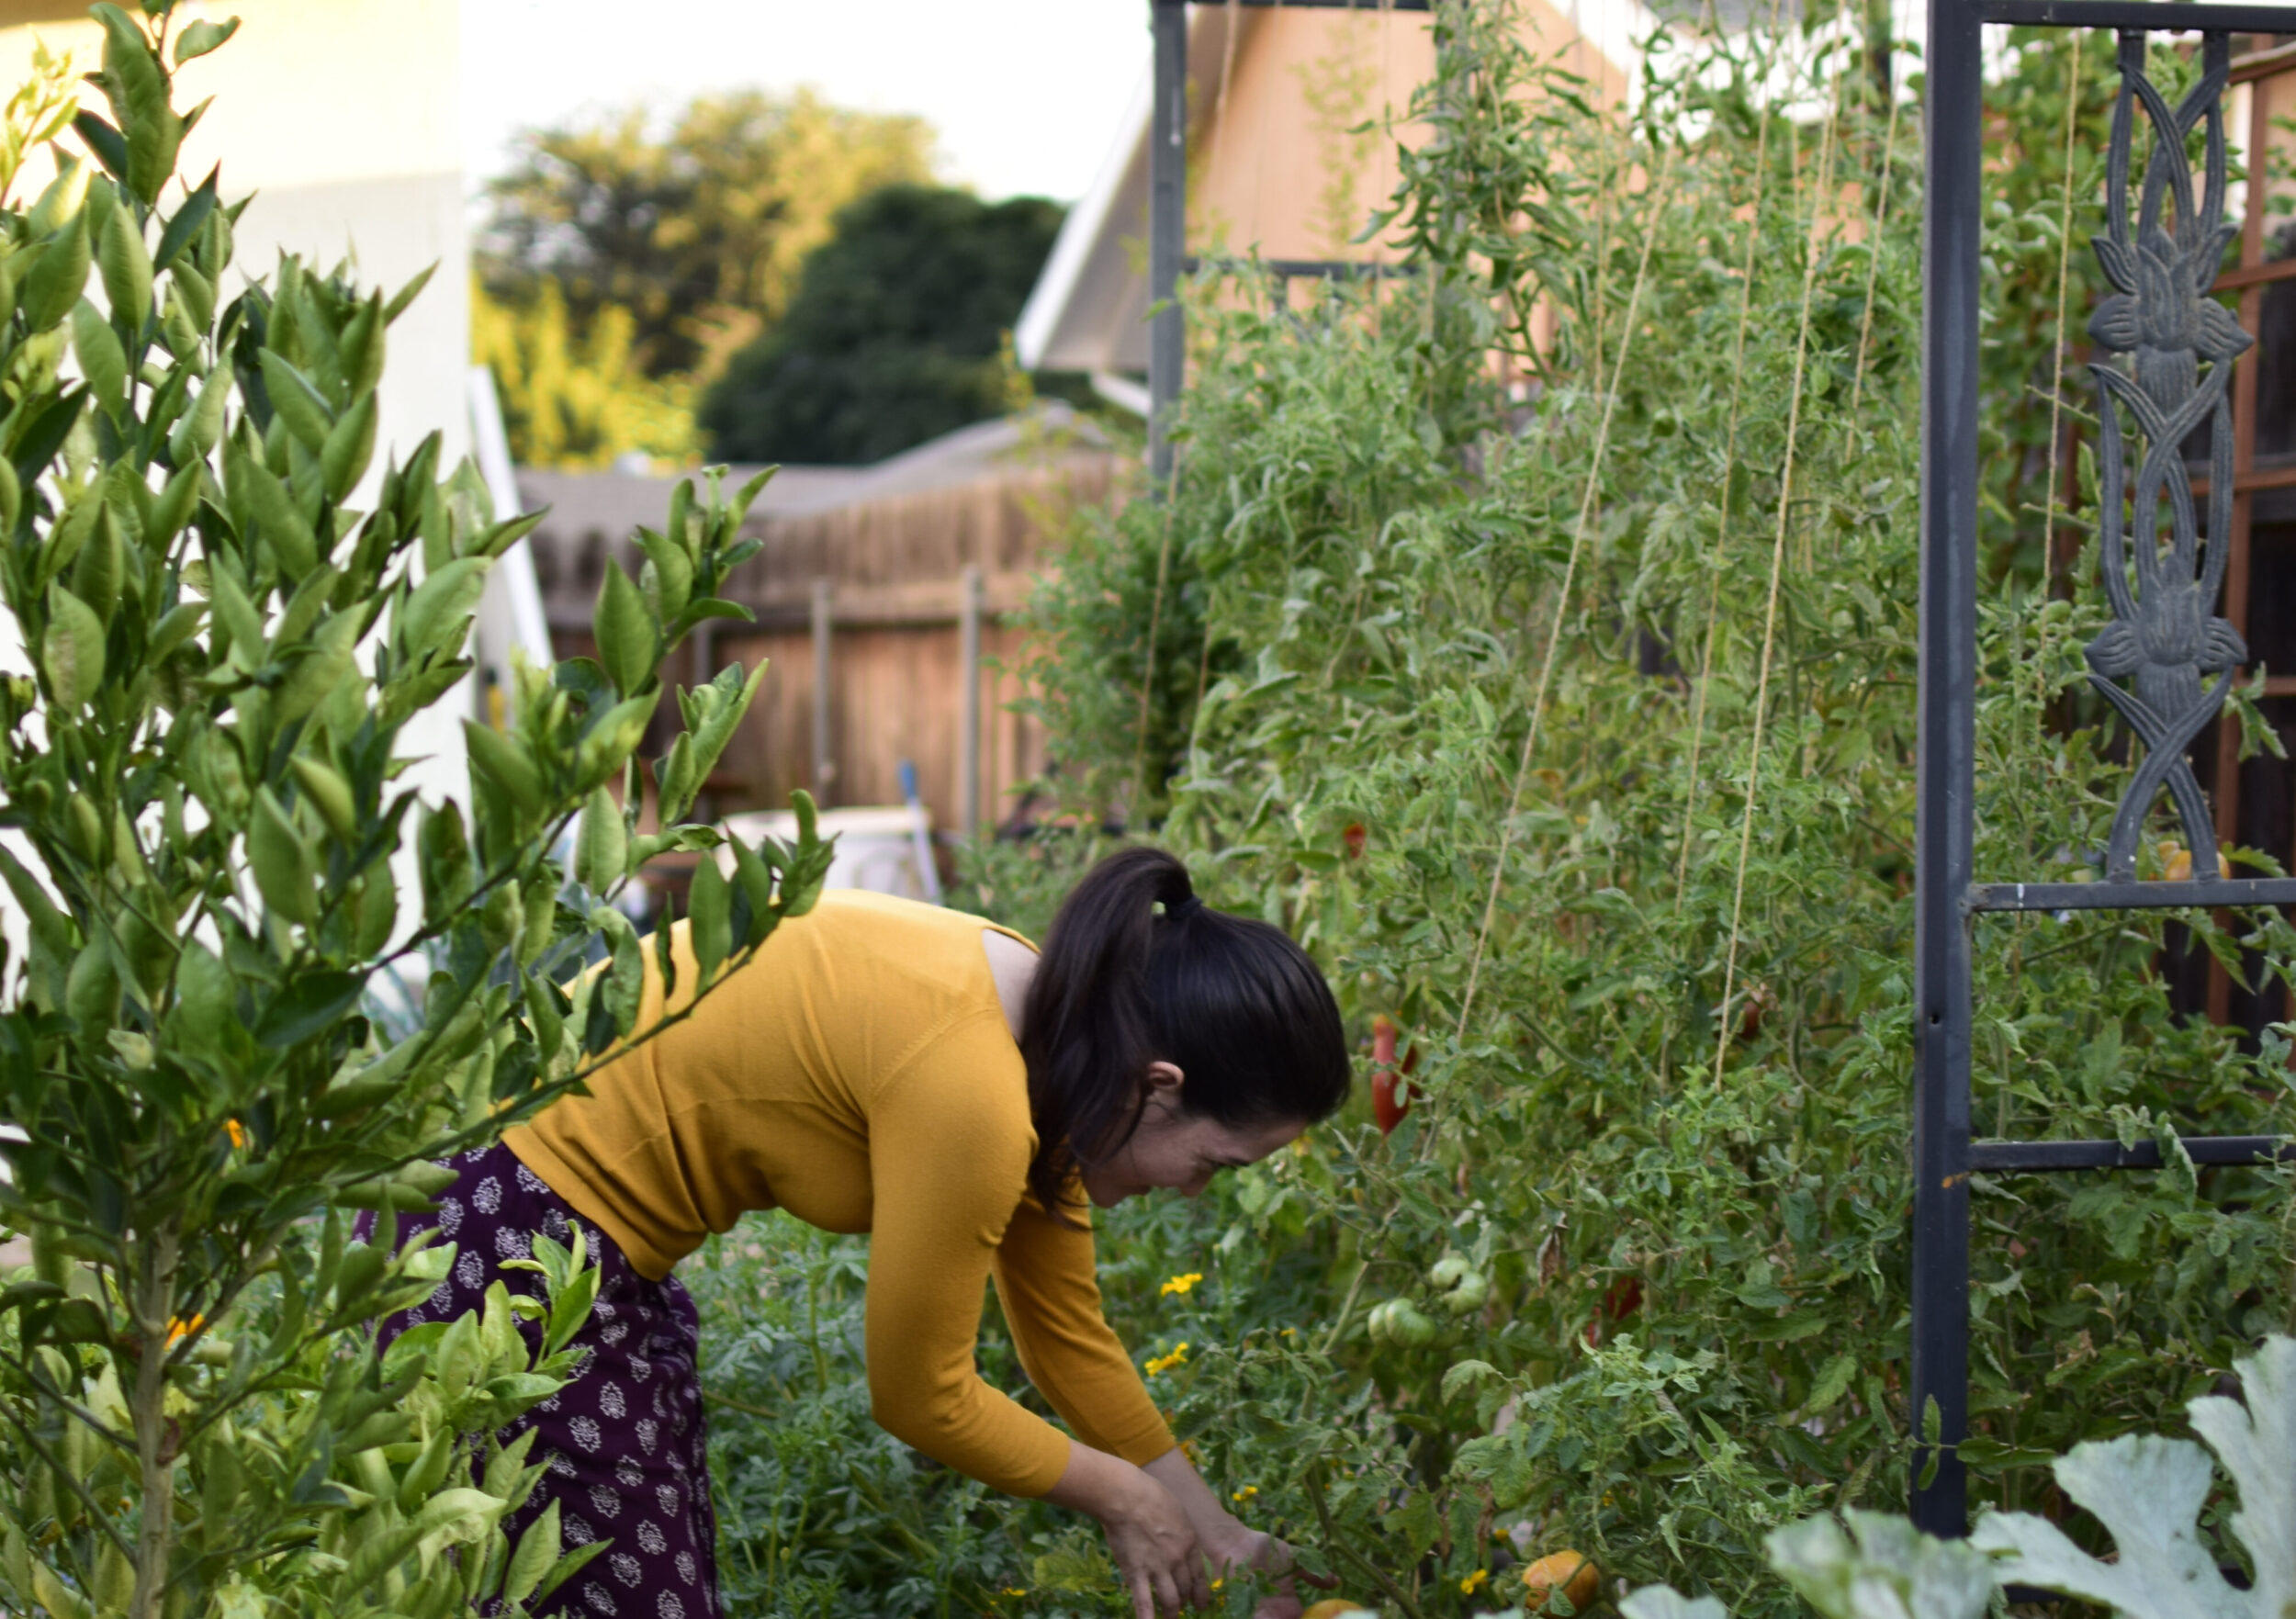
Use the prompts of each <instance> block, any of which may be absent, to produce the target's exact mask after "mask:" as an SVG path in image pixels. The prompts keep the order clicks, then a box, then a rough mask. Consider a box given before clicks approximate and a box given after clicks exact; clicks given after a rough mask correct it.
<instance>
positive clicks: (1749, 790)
mask: <svg viewBox="0 0 2296 1619" xmlns="http://www.w3.org/2000/svg"><path fill="white" fill-rule="evenodd" d="M1833 154H1834V121H1833V120H1830V119H1829V121H1828V122H1827V125H1826V132H1825V135H1824V138H1823V140H1822V141H1821V142H1820V144H1819V148H1818V191H1817V194H1816V199H1815V200H1813V201H1812V203H1811V205H1810V229H1809V237H1808V240H1807V241H1806V242H1805V244H1804V249H1803V253H1804V260H1803V265H1802V316H1801V323H1800V328H1799V330H1798V332H1796V334H1795V340H1794V392H1793V396H1792V399H1790V401H1789V402H1788V404H1787V406H1786V413H1785V463H1784V467H1783V469H1782V470H1781V472H1780V474H1779V482H1778V531H1777V538H1776V540H1775V541H1774V542H1773V544H1772V545H1771V548H1770V602H1769V606H1768V607H1767V609H1766V610H1765V611H1764V613H1763V615H1762V626H1761V678H1760V680H1757V681H1756V682H1755V686H1754V741H1753V754H1752V757H1751V759H1750V760H1749V761H1748V763H1747V766H1746V813H1745V815H1743V816H1742V817H1741V818H1740V820H1739V833H1738V881H1737V883H1736V884H1735V885H1734V887H1733V890H1732V893H1731V895H1730V937H1729V945H1728V950H1727V951H1726V953H1725V955H1724V958H1723V966H1722V1000H1721V1006H1720V1011H1721V1021H1720V1026H1719V1027H1718V1028H1717V1029H1716V1030H1715V1042H1714V1081H1715V1084H1716V1085H1720V1084H1721V1083H1722V1064H1723V1062H1724V1061H1725V1060H1726V1059H1728V1056H1729V1054H1730V1032H1731V1027H1732V1026H1731V1023H1730V993H1731V990H1732V989H1733V988H1734V987H1735V984H1736V982H1737V977H1738V926H1739V918H1740V917H1741V916H1742V915H1743V914H1744V911H1745V906H1746V862H1747V860H1748V859H1749V857H1750V855H1751V854H1752V852H1753V847H1754V806H1755V804H1757V803H1758V802H1759V801H1760V798H1761V742H1762V729H1763V725H1764V722H1765V721H1766V720H1767V719H1768V718H1769V712H1770V665H1771V658H1772V656H1773V652H1774V651H1775V649H1776V646H1777V634H1778V587H1779V583H1780V581H1781V580H1782V579H1784V574H1785V536H1786V530H1787V527H1788V525H1789V524H1790V523H1791V522H1792V521H1793V513H1794V451H1795V441H1796V440H1797V439H1798V438H1799V437H1800V434H1801V427H1802V382H1803V378H1804V377H1805V376H1806V373H1807V370H1808V362H1809V311H1810V303H1811V300H1812V299H1813V298H1815V297H1816V295H1817V291H1818V261H1819V257H1820V254H1819V251H1818V250H1819V245H1820V243H1819V241H1818V226H1819V218H1820V210H1821V209H1822V208H1824V206H1825V201H1824V199H1825V196H1826V192H1827V189H1828V187H1829V186H1831V185H1832V183H1833Z"/></svg>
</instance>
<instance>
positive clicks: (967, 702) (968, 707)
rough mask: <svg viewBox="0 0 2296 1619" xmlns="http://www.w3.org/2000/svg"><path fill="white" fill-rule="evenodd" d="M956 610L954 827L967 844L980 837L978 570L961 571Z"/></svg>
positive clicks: (975, 568) (979, 604)
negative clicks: (958, 686) (958, 677)
mask: <svg viewBox="0 0 2296 1619" xmlns="http://www.w3.org/2000/svg"><path fill="white" fill-rule="evenodd" d="M959 590H960V592H961V594H960V597H959V602H958V609H957V615H958V616H957V629H958V640H959V642H960V650H959V652H958V654H957V661H958V663H959V665H960V666H961V669H962V680H963V681H964V684H963V687H962V694H961V697H960V702H961V703H962V706H961V708H960V709H959V711H958V712H959V714H960V715H961V719H960V723H959V725H958V727H957V827H958V830H959V831H961V832H962V834H963V835H964V840H965V841H966V842H967V843H970V842H972V841H973V840H974V839H975V838H978V837H979V836H980V835H981V570H980V568H979V567H978V565H974V566H973V567H969V568H966V569H965V570H964V579H963V582H962V584H961V585H960V586H959Z"/></svg>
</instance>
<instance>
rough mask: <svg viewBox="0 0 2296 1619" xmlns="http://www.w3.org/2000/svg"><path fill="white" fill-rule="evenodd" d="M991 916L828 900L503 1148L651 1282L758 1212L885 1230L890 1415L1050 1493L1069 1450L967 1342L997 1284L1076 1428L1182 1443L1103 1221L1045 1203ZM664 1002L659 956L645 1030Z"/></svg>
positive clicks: (1103, 1438)
mask: <svg viewBox="0 0 2296 1619" xmlns="http://www.w3.org/2000/svg"><path fill="white" fill-rule="evenodd" d="M985 926H987V924H985V923H983V922H982V921H981V919H980V918H979V917H977V916H965V915H963V914H962V913H960V912H955V911H945V910H941V909H940V908H938V907H936V906H932V905H917V904H916V903H914V902H911V901H907V900H899V899H892V898H888V897H886V896H884V895H882V894H862V893H858V892H854V891H850V890H835V891H831V892H829V893H827V894H823V895H822V896H821V901H820V903H819V905H816V907H815V908H814V910H813V911H812V912H811V913H810V914H808V915H807V916H803V917H801V918H798V919H797V920H794V921H790V922H784V923H783V924H782V926H781V927H780V928H779V929H777V930H776V931H775V933H774V934H773V936H772V937H771V939H768V940H767V942H766V945H765V947H764V949H762V950H760V951H759V952H758V954H757V956H756V958H755V959H754V960H752V961H750V962H749V963H748V965H747V966H745V967H742V968H741V969H739V970H738V971H737V972H736V973H734V974H733V975H732V976H731V977H730V978H728V979H727V980H726V983H725V984H722V985H720V986H719V987H718V988H717V989H715V991H713V992H712V993H711V994H709V995H706V996H704V997H703V1000H702V1004H701V1006H700V1008H699V1009H698V1010H696V1011H695V1012H694V1014H693V1015H692V1017H690V1018H688V1019H687V1020H686V1021H685V1022H683V1023H681V1024H679V1025H677V1026H676V1027H675V1028H673V1029H670V1030H668V1031H667V1032H665V1033H664V1034H662V1035H660V1036H658V1037H657V1038H656V1039H654V1040H649V1041H647V1042H646V1043H644V1044H642V1045H639V1046H637V1047H636V1048H635V1049H633V1050H632V1051H628V1052H626V1053H625V1054H624V1055H623V1056H621V1057H619V1058H617V1059H615V1060H614V1061H613V1062H610V1063H608V1064H607V1065H606V1066H605V1067H604V1068H602V1070H600V1072H599V1073H597V1074H594V1075H593V1076H592V1077H591V1081H590V1089H591V1094H590V1095H589V1096H567V1097H564V1098H562V1099H560V1100H559V1101H557V1102H555V1103H553V1104H552V1105H551V1106H550V1107H546V1108H545V1109H544V1110H543V1112H542V1113H541V1114H540V1115H539V1116H538V1117H537V1118H536V1119H535V1120H534V1122H533V1123H531V1124H529V1125H524V1126H522V1127H519V1128H517V1129H514V1130H511V1131H510V1132H509V1133H508V1135H507V1136H506V1137H505V1138H504V1139H505V1141H507V1143H508V1145H509V1146H510V1149H511V1151H512V1152H515V1153H516V1154H517V1155H518V1157H519V1159H520V1161H521V1162H522V1163H523V1164H525V1165H526V1166H527V1167H528V1168H530V1169H532V1170H533V1171H534V1172H535V1174H536V1175H540V1176H541V1177H542V1178H543V1179H544V1180H545V1181H546V1182H547V1183H548V1184H549V1186H550V1187H551V1189H552V1190H553V1191H555V1192H557V1194H558V1195H559V1196H560V1197H563V1198H565V1199H566V1201H567V1202H568V1204H570V1205H571V1206H572V1207H573V1208H574V1209H577V1210H578V1211H580V1213H581V1214H583V1215H585V1216H587V1217H588V1218H589V1219H591V1220H594V1221H595V1222H596V1223H597V1224H598V1225H599V1227H600V1228H602V1230H603V1231H605V1232H606V1233H607V1234H608V1235H609V1236H611V1237H613V1240H614V1241H615V1242H618V1243H620V1244H621V1246H622V1250H623V1252H624V1253H625V1254H627V1255H628V1256H629V1259H630V1263H631V1264H632V1265H635V1266H636V1268H637V1269H638V1270H639V1271H641V1272H643V1273H644V1274H645V1275H647V1276H652V1277H656V1278H659V1277H661V1276H667V1275H668V1274H669V1273H670V1266H672V1265H675V1264H676V1263H677V1262H678V1260H679V1259H680V1258H681V1257H682V1256H683V1255H685V1254H690V1253H692V1251H693V1250H694V1249H695V1248H697V1247H699V1246H700V1245H701V1243H702V1240H703V1237H704V1236H705V1235H706V1234H707V1233H709V1232H711V1231H726V1229H728V1228H729V1227H731V1226H732V1225H733V1223H734V1221H735V1220H737V1219H738V1218H739V1217H740V1216H741V1214H742V1213H743V1212H744V1211H745V1210H748V1209H787V1210H788V1211H789V1212H790V1213H791V1214H793V1215H794V1216H796V1217H797V1218H798V1219H799V1220H805V1222H806V1223H807V1224H809V1225H815V1226H818V1227H820V1228H821V1229H822V1230H824V1231H869V1232H871V1233H872V1239H871V1242H870V1256H869V1287H868V1298H867V1315H866V1321H867V1340H868V1342H867V1353H868V1365H869V1391H870V1400H871V1404H872V1410H873V1411H874V1414H875V1416H876V1419H877V1421H878V1422H880V1423H881V1424H882V1425H883V1426H884V1428H885V1429H886V1430H888V1431H889V1432H890V1433H893V1434H894V1435H895V1437H897V1438H899V1439H900V1440H902V1441H903V1442H904V1443H905V1444H907V1445H913V1446H915V1447H916V1448H917V1449H918V1450H921V1451H923V1452H924V1453H925V1454H926V1455H927V1456H932V1457H933V1458H934V1459H936V1460H938V1461H940V1462H943V1463H946V1464H947V1465H948V1466H950V1467H955V1468H957V1469H958V1470H959V1471H961V1472H963V1473H966V1474H969V1475H971V1476H972V1477H974V1478H979V1479H981V1480H982V1481H984V1482H985V1483H987V1484H990V1485H992V1486H994V1487H995V1488H996V1489H999V1490H1007V1491H1009V1492H1010V1493H1012V1494H1015V1495H1041V1494H1043V1493H1044V1491H1046V1490H1050V1489H1051V1488H1052V1486H1053V1484H1054V1483H1056V1482H1057V1481H1058V1480H1059V1478H1060V1476H1061V1473H1062V1471H1063V1470H1064V1468H1065V1467H1067V1465H1068V1447H1069V1441H1068V1440H1067V1438H1066V1437H1064V1435H1063V1434H1062V1433H1060V1432H1059V1431H1058V1430H1057V1429H1055V1428H1053V1427H1052V1426H1051V1425H1050V1424H1049V1423H1047V1422H1044V1421H1043V1420H1042V1419H1041V1418H1039V1417H1037V1416H1034V1415H1032V1414H1031V1413H1030V1412H1028V1411H1024V1410H1022V1409H1021V1408H1020V1407H1019V1406H1018V1405H1016V1404H1015V1403H1013V1401H1012V1400H1009V1399H1007V1397H1006V1396H1005V1395H1003V1394H1001V1393H999V1392H997V1391H996V1389H991V1388H989V1387H988V1385H987V1384H985V1383H984V1382H983V1381H982V1380H981V1377H980V1373H979V1371H978V1369H977V1368H976V1366H974V1358H973V1357H974V1344H975V1341H976V1339H977V1336H978V1333H979V1329H980V1316H981V1307H982V1302H983V1301H982V1283H983V1281H984V1280H985V1278H987V1277H989V1276H994V1277H995V1278H996V1290H997V1295H998V1297H999V1298H1000V1299H1002V1300H1003V1301H1004V1307H1005V1317H1006V1320H1007V1322H1008V1323H1009V1324H1010V1326H1011V1328H1012V1334H1013V1340H1014V1343H1015V1344H1016V1346H1017V1347H1018V1348H1019V1352H1020V1363H1021V1366H1023V1367H1024V1368H1025V1369H1026V1370H1027V1372H1028V1374H1029V1377H1030V1381H1032V1382H1033V1383H1034V1384H1035V1385H1036V1386H1037V1388H1038V1389H1041V1391H1042V1392H1043V1394H1044V1397H1045V1399H1047V1400H1050V1401H1051V1402H1052V1408H1053V1409H1054V1410H1055V1411H1059V1412H1060V1413H1061V1415H1062V1416H1063V1417H1064V1418H1066V1419H1067V1421H1068V1423H1069V1425H1070V1426H1071V1427H1072V1428H1074V1429H1075V1432H1076V1434H1077V1435H1078V1437H1080V1438H1082V1439H1083V1440H1084V1441H1085V1442H1086V1444H1088V1445H1093V1446H1095V1447H1097V1448H1098V1449H1101V1450H1106V1451H1109V1452H1112V1453H1114V1454H1115V1455H1118V1456H1123V1457H1124V1458H1125V1459H1127V1460H1129V1461H1132V1462H1135V1463H1144V1462H1148V1461H1152V1460H1154V1458H1155V1457H1157V1456H1162V1455H1163V1454H1164V1453H1165V1451H1167V1450H1169V1449H1171V1448H1172V1444H1173V1441H1172V1436H1171V1433H1169V1431H1167V1429H1166V1428H1165V1423H1164V1420H1163V1419H1162V1417H1160V1416H1159V1415H1158V1414H1157V1411H1156V1408H1155V1404H1154V1401H1153V1400H1150V1399H1149V1397H1148V1391H1147V1389H1145V1388H1143V1387H1142V1384H1141V1380H1140V1374H1139V1373H1138V1372H1137V1371H1136V1370H1135V1369H1134V1368H1133V1366H1132V1363H1131V1357H1130V1356H1129V1355H1126V1354H1125V1352H1124V1346H1123V1345H1122V1344H1120V1343H1118V1342H1117V1339H1116V1334H1115V1333H1114V1332H1111V1331H1109V1325H1108V1322H1107V1321H1106V1320H1105V1319H1103V1317H1102V1315H1101V1313H1100V1289H1099V1285H1098V1283H1097V1280H1096V1279H1095V1276H1094V1273H1093V1250H1092V1233H1091V1231H1089V1230H1088V1229H1077V1228H1074V1227H1069V1226H1064V1225H1062V1224H1061V1223H1059V1222H1058V1221H1056V1220H1052V1218H1051V1217H1050V1216H1049V1215H1047V1214H1046V1212H1045V1211H1044V1209H1043V1208H1042V1207H1041V1205H1040V1204H1039V1202H1038V1201H1037V1200H1036V1199H1035V1198H1034V1197H1031V1196H1030V1195H1028V1192H1027V1189H1026V1173H1027V1169H1028V1165H1029V1161H1030V1158H1031V1157H1032V1156H1033V1155H1034V1153H1035V1152H1036V1131H1035V1130H1034V1129H1033V1128H1032V1126H1031V1124H1030V1117H1029V1095H1028V1078H1027V1072H1026V1069H1025V1067H1024V1065H1023V1063H1022V1062H1021V1057H1020V1051H1019V1048H1018V1047H1017V1046H1016V1045H1015V1044H1014V1043H1013V1038H1012V1033H1011V1030H1010V1029H1007V1026H1006V1023H1005V1018H1004V1013H1003V1011H1002V1010H1001V1008H1000V1006H999V1003H998V1001H997V997H996V982H995V980H994V978H993V977H992V976H991V974H990V972H989V965H988V958H987V955H986V953H985V951H984V950H983V949H982V947H981V931H982V929H983V928H984V927H985ZM998 931H1004V930H1003V929H998ZM684 934H685V928H684V925H683V924H682V923H681V924H680V925H679V927H678V928H677V930H676V933H675V935H674V936H673V940H672V942H673V944H674V946H675V955H676V961H677V962H678V974H677V992H676V994H675V995H674V996H673V997H672V998H671V1000H670V1008H669V1009H670V1010H672V1011H675V1010H677V1009H679V1008H680V1007H682V1006H687V1005H689V1004H690V1003H691V1000H692V988H691V986H692V982H693V976H694V968H693V961H692V953H691V951H690V950H689V949H688V947H687V945H686V941H685V937H684ZM1011 937H1013V938H1015V939H1019V935H1018V934H1014V935H1012V936H1011ZM1021 942H1023V943H1026V942H1027V941H1026V940H1025V939H1023V940H1021ZM663 1009H664V1008H663V1004H662V996H661V986H660V984H659V981H658V977H657V976H656V974H655V973H654V970H653V965H652V953H651V951H650V950H649V951H648V952H647V986H646V996H645V1002H644V1006H643V1008H642V1010H641V1012H640V1014H639V1021H638V1026H639V1027H640V1028H641V1029H642V1028H645V1027H647V1026H648V1025H649V1024H651V1023H652V1022H653V1021H654V1020H655V1019H656V1018H658V1017H659V1016H660V1015H661V1013H662V1011H663Z"/></svg>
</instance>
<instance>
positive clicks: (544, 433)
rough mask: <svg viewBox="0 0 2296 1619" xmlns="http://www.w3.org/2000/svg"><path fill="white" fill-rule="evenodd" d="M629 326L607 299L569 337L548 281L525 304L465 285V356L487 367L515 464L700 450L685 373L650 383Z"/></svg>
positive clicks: (686, 455)
mask: <svg viewBox="0 0 2296 1619" xmlns="http://www.w3.org/2000/svg"><path fill="white" fill-rule="evenodd" d="M635 332H636V321H635V320H633V319H632V318H631V315H630V312H629V311H628V310H627V309H624V308H623V307H622V306H620V305H618V304H608V305H606V306H605V307H603V308H602V309H600V310H599V311H598V313H597V315H596V317H595V318H594V319H593V320H591V323H590V330H589V332H588V333H587V334H586V335H584V336H581V337H577V336H576V335H575V332H574V328H573V322H572V318H571V316H570V315H569V313H568V309H567V306H566V295H565V293H564V292H563V291H561V290H560V288H559V286H558V284H557V282H556V281H554V280H547V279H546V280H544V281H542V282H541V283H540V284H539V285H538V286H537V287H536V288H535V295H534V297H533V298H532V299H531V300H530V301H528V302H526V303H523V304H512V303H505V302H502V301H501V300H499V299H497V298H495V297H494V296H493V295H492V294H490V293H489V292H488V291H487V289H486V287H485V285H484V284H483V283H476V284H474V285H473V287H472V288H471V298H470V347H471V354H472V356H473V357H474V358H475V359H476V360H477V361H478V364H480V365H485V366H487V367H489V368H490V370H492V372H493V373H494V380H495V385H496V387H497V388H498V389H499V391H500V394H501V400H502V425H503V428H504V431H505V432H506V433H508V435H509V438H510V444H511V455H512V458H513V459H514V460H515V461H516V462H517V463H518V464H519V465H520V466H521V467H603V466H606V465H608V464H610V463H611V462H613V459H614V458H615V457H616V456H617V455H632V454H636V455H646V456H649V457H652V458H654V459H657V460H663V461H668V462H670V463H672V464H674V465H677V466H681V467H682V466H691V465H692V463H693V462H694V461H695V460H696V459H698V458H699V455H700V441H699V439H698V438H697V436H696V434H695V433H694V427H693V384H692V379H691V378H689V377H666V378H664V379H663V380H661V381H659V382H656V381H653V380H651V379H649V378H648V377H646V376H645V375H644V374H643V373H641V372H640V371H639V369H638V366H637V361H636V355H635V354H634V353H633V338H634V334H635Z"/></svg>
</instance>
